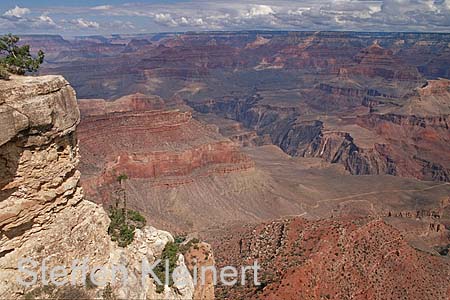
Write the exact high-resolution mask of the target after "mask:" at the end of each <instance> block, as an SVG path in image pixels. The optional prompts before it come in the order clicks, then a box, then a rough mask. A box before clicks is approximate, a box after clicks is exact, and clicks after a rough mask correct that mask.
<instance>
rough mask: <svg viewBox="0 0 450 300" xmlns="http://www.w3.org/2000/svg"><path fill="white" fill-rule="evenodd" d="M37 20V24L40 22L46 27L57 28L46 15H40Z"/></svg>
mask: <svg viewBox="0 0 450 300" xmlns="http://www.w3.org/2000/svg"><path fill="white" fill-rule="evenodd" d="M37 20H38V22H41V23H43V24H47V25H50V26H55V27H56V26H57V25H56V23H55V21H53V19H52V18H50V17H49V16H47V15H41V16H39V17H38V19H37Z"/></svg>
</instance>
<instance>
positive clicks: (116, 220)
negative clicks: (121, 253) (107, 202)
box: [108, 174, 146, 247]
mask: <svg viewBox="0 0 450 300" xmlns="http://www.w3.org/2000/svg"><path fill="white" fill-rule="evenodd" d="M127 179H128V176H127V175H126V174H121V175H119V176H117V182H118V183H119V187H118V188H117V190H116V191H115V195H116V200H115V205H114V206H111V207H110V209H109V218H110V219H111V223H110V225H109V228H108V233H109V235H110V236H111V240H113V241H115V242H117V243H118V245H119V247H126V246H128V245H129V244H131V242H133V240H134V232H135V230H136V228H143V227H144V226H145V224H146V220H145V218H144V217H143V216H142V215H141V214H140V213H139V212H137V211H134V210H129V209H128V208H127V201H126V199H127V193H126V190H125V188H124V185H123V183H124V181H125V180H127ZM120 203H123V206H122V207H121V208H120V207H119V204H120Z"/></svg>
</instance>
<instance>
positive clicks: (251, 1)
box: [0, 0, 450, 36]
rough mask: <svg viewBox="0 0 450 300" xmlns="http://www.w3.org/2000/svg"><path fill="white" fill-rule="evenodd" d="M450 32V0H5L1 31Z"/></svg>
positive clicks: (0, 8)
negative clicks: (134, 0)
mask: <svg viewBox="0 0 450 300" xmlns="http://www.w3.org/2000/svg"><path fill="white" fill-rule="evenodd" d="M206 30H313V31H316V30H331V31H341V30H354V31H413V32H415V31H418V32H423V31H428V32H450V0H371V1H366V0H278V1H277V0H272V1H266V0H259V1H256V0H221V1H214V0H210V1H206V0H190V1H187V0H166V1H161V0H147V1H144V0H140V1H136V2H133V0H125V1H124V0H109V1H101V0H85V1H82V0H17V1H13V0H0V33H1V32H3V33H7V32H12V33H15V34H37V33H39V34H42V33H46V34H61V35H63V36H74V35H95V34H103V35H105V34H114V33H122V34H124V33H130V34H136V33H153V32H181V31H206Z"/></svg>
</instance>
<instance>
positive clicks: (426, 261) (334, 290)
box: [212, 218, 450, 300]
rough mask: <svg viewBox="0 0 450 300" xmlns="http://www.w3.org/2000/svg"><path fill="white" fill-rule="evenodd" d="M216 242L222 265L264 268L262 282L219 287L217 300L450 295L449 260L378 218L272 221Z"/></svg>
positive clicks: (442, 299) (438, 298)
mask: <svg viewBox="0 0 450 300" xmlns="http://www.w3.org/2000/svg"><path fill="white" fill-rule="evenodd" d="M212 245H213V248H214V253H215V258H216V263H217V265H218V266H219V267H222V266H225V265H242V264H243V265H248V264H251V263H253V261H255V260H257V261H258V262H259V264H260V266H261V271H260V277H259V278H260V281H261V282H262V285H261V286H260V287H255V286H253V285H247V286H245V287H243V288H242V287H239V288H225V287H219V288H218V289H217V291H216V298H217V299H283V300H290V299H292V300H293V299H296V300H302V299H340V300H345V299H360V300H363V299H364V300H373V299H380V300H394V299H422V300H425V299H433V300H446V299H449V297H450V280H449V278H448V272H449V271H450V262H449V261H448V260H447V259H445V258H441V257H439V256H434V255H431V254H428V253H425V252H421V251H418V250H415V249H414V248H412V247H411V246H410V245H409V244H408V243H407V242H406V241H405V240H404V238H403V236H402V235H401V234H400V232H399V231H397V230H396V229H394V228H393V227H391V226H390V225H387V224H386V223H385V222H383V221H382V220H379V219H350V218H348V219H331V220H320V221H307V220H304V219H301V218H296V219H290V220H282V221H274V222H270V223H264V224H261V225H251V226H246V227H236V228H233V230H226V231H225V230H224V231H223V232H221V233H216V237H215V238H214V241H213V242H212Z"/></svg>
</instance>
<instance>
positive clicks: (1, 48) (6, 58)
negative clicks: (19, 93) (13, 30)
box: [0, 34, 45, 79]
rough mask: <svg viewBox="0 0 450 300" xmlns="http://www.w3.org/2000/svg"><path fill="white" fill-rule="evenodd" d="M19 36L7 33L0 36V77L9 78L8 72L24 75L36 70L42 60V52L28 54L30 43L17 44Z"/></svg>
mask: <svg viewBox="0 0 450 300" xmlns="http://www.w3.org/2000/svg"><path fill="white" fill-rule="evenodd" d="M19 40H20V38H19V37H18V36H15V35H12V34H7V35H4V36H2V37H0V79H9V74H10V73H12V74H17V75H25V73H27V72H36V71H37V70H38V69H39V66H40V65H41V64H42V63H43V62H44V56H45V55H44V52H42V51H41V50H39V51H38V53H37V56H36V57H33V56H32V55H31V54H30V45H23V46H18V45H17V43H18V42H19Z"/></svg>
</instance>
